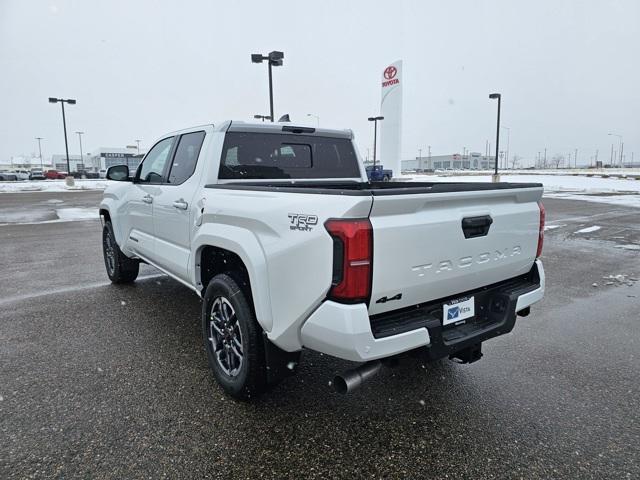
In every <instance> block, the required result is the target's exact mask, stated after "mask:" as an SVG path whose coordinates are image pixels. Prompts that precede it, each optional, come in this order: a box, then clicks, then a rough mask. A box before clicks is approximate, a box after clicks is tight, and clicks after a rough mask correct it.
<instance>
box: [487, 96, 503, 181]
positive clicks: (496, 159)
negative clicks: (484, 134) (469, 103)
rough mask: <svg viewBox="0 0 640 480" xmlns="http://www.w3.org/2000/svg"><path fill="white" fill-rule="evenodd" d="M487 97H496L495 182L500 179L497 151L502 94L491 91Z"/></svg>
mask: <svg viewBox="0 0 640 480" xmlns="http://www.w3.org/2000/svg"><path fill="white" fill-rule="evenodd" d="M489 98H491V99H492V100H494V99H496V98H497V99H498V121H497V126H496V158H495V163H496V165H495V172H494V174H493V181H494V182H497V181H499V180H500V177H498V152H499V151H500V104H501V102H502V95H500V94H499V93H492V94H490V95H489Z"/></svg>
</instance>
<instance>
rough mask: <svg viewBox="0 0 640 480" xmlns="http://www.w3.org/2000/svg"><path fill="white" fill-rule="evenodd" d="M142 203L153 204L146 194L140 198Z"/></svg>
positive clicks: (151, 198) (149, 196)
mask: <svg viewBox="0 0 640 480" xmlns="http://www.w3.org/2000/svg"><path fill="white" fill-rule="evenodd" d="M142 201H143V202H144V203H152V202H153V197H152V196H151V195H149V194H146V195H145V196H144V197H142Z"/></svg>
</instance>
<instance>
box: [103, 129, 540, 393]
mask: <svg viewBox="0 0 640 480" xmlns="http://www.w3.org/2000/svg"><path fill="white" fill-rule="evenodd" d="M107 178H108V179H110V180H115V181H113V182H110V185H109V186H108V187H107V189H106V190H105V192H104V199H103V200H102V202H101V204H100V216H101V219H102V224H103V251H104V261H105V266H106V270H107V274H108V276H109V278H110V279H111V281H112V282H114V283H128V282H133V281H134V280H135V279H136V276H137V275H138V268H139V264H140V263H141V262H142V263H147V264H150V265H153V266H155V267H156V268H158V269H159V270H161V271H162V272H164V273H166V274H167V275H169V276H170V277H172V278H174V279H175V280H177V281H178V282H181V283H183V284H184V285H186V286H187V287H188V288H190V289H192V290H193V291H194V292H195V293H196V294H197V295H198V296H199V297H201V299H202V336H203V343H204V348H205V351H206V355H207V358H208V362H209V366H210V368H211V371H212V374H213V376H214V377H215V379H216V380H217V382H218V383H219V384H220V385H221V387H222V388H223V389H224V391H226V392H227V393H228V394H230V395H231V396H234V397H236V398H242V399H247V398H248V397H251V396H254V395H257V394H259V393H260V392H262V391H263V390H264V389H265V388H267V387H268V386H270V385H272V384H274V383H276V382H277V381H279V380H280V379H282V378H284V377H286V376H288V375H290V374H292V373H294V372H295V370H296V368H297V365H298V360H299V356H300V352H301V351H302V350H303V349H310V350H315V351H316V352H321V353H323V354H326V355H332V356H334V357H338V358H340V359H344V360H349V361H353V362H359V363H361V364H362V365H360V366H358V367H356V368H354V369H352V370H349V371H347V372H346V373H344V374H342V375H338V376H337V377H336V378H335V382H334V386H335V388H336V389H337V390H338V391H341V392H348V391H351V390H353V389H354V388H355V387H357V386H358V385H359V384H360V383H362V382H363V381H364V380H365V379H367V378H368V377H370V376H372V375H373V374H374V373H376V372H377V371H378V370H379V368H380V364H381V363H383V362H385V361H388V360H390V359H394V358H396V357H398V356H400V355H403V354H407V353H411V354H416V353H417V354H420V355H424V356H425V357H426V359H427V360H437V359H441V358H445V357H448V358H450V359H453V360H456V361H458V362H460V363H471V362H473V361H476V360H478V359H479V358H480V357H481V355H482V353H481V345H482V342H484V341H486V340H488V339H490V338H492V337H496V336H498V335H503V334H506V333H508V332H510V331H511V330H512V329H513V327H514V324H515V321H516V317H517V316H518V315H520V316H526V315H528V314H529V310H530V306H531V305H532V304H533V303H535V302H537V301H539V300H540V299H541V298H542V296H543V293H544V281H545V277H544V271H543V268H542V263H541V261H540V259H539V257H540V255H541V251H542V243H543V231H544V218H545V211H544V208H543V206H542V203H541V202H540V198H541V196H542V187H541V185H540V184H533V183H426V182H423V183H420V182H415V183H409V182H398V181H390V182H369V181H367V175H366V171H365V167H364V164H363V162H362V160H361V158H360V157H359V155H358V153H357V150H356V147H355V144H354V139H353V134H352V132H351V131H350V130H329V129H319V128H309V127H298V126H295V125H292V124H286V123H285V124H283V123H269V124H263V123H260V124H254V123H244V122H236V121H227V122H225V123H221V124H218V125H215V126H214V125H205V126H201V127H196V128H190V129H187V130H182V131H178V132H174V133H170V134H168V135H166V136H164V137H162V138H161V139H160V140H159V141H158V142H157V143H155V145H154V146H153V147H152V148H151V149H150V150H149V152H148V153H147V154H146V156H145V157H144V159H143V161H142V163H141V164H140V165H139V167H138V168H137V170H136V171H135V172H129V170H128V168H127V166H125V165H120V166H114V167H111V168H110V169H109V171H108V173H107Z"/></svg>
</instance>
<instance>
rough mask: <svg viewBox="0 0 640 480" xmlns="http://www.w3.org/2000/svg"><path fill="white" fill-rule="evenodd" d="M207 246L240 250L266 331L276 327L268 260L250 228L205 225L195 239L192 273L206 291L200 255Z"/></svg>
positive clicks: (197, 286)
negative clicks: (272, 308) (202, 277)
mask: <svg viewBox="0 0 640 480" xmlns="http://www.w3.org/2000/svg"><path fill="white" fill-rule="evenodd" d="M205 247H216V248H222V249H225V250H228V251H230V252H232V253H234V254H236V255H237V256H238V257H239V258H240V260H242V262H243V263H244V266H245V268H246V269H247V273H248V274H249V282H250V284H251V295H252V296H253V303H254V309H255V312H256V319H257V320H258V323H259V324H260V326H261V327H262V328H263V330H264V331H265V332H267V333H268V332H270V331H271V329H272V328H273V316H272V314H271V296H270V294H269V278H268V270H267V261H266V256H265V254H264V251H263V249H262V246H261V245H260V242H259V241H258V239H257V238H256V236H255V235H254V234H253V233H252V232H251V231H249V230H247V229H245V228H241V227H237V226H233V225H222V224H211V225H207V224H205V225H203V226H202V227H200V229H199V230H198V231H197V233H196V235H195V237H194V239H193V241H192V251H193V252H194V255H193V257H192V265H191V266H192V268H191V276H192V282H193V285H195V287H196V289H197V290H198V291H199V292H202V291H203V289H204V288H206V285H203V284H202V283H201V270H200V257H201V254H202V251H203V249H204V248H205Z"/></svg>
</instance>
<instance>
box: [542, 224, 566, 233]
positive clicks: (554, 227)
mask: <svg viewBox="0 0 640 480" xmlns="http://www.w3.org/2000/svg"><path fill="white" fill-rule="evenodd" d="M561 227H566V225H545V226H544V231H545V232H546V231H547V230H555V229H556V228H561Z"/></svg>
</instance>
